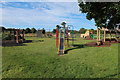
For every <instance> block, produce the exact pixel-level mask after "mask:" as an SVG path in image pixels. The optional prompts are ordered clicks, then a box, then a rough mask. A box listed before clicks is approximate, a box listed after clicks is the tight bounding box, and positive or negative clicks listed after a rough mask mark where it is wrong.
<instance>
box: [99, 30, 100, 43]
mask: <svg viewBox="0 0 120 80" xmlns="http://www.w3.org/2000/svg"><path fill="white" fill-rule="evenodd" d="M99 41H100V30H99Z"/></svg>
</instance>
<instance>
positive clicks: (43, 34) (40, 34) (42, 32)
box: [37, 29, 53, 38]
mask: <svg viewBox="0 0 120 80" xmlns="http://www.w3.org/2000/svg"><path fill="white" fill-rule="evenodd" d="M52 36H53V34H52V33H50V29H49V32H46V30H45V29H42V30H38V31H37V37H40V38H42V37H49V38H50V37H52Z"/></svg>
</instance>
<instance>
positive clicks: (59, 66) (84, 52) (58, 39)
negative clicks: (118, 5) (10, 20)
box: [2, 25, 120, 78]
mask: <svg viewBox="0 0 120 80" xmlns="http://www.w3.org/2000/svg"><path fill="white" fill-rule="evenodd" d="M72 27H74V26H71V25H66V26H65V27H64V26H63V27H56V35H55V36H54V37H52V38H49V37H47V38H46V37H24V42H22V44H23V45H17V46H15V45H10V46H7V45H6V46H3V47H2V51H3V53H4V54H2V56H3V60H2V62H3V70H2V76H3V78H7V77H9V78H21V77H22V78H60V77H64V78H117V77H118V76H119V73H118V66H117V65H118V62H117V61H118V58H117V57H118V48H119V47H118V45H119V44H120V39H119V30H115V32H116V33H115V32H114V31H110V30H106V29H100V28H98V29H97V34H96V36H98V37H97V39H90V40H86V39H84V38H79V37H78V38H75V37H74V36H75V35H76V34H73V30H72V29H73V28H72ZM100 30H104V37H100V35H101V34H100ZM15 31H16V30H15ZM17 31H18V30H17ZM19 31H20V30H19ZM37 34H38V33H37ZM106 34H109V35H113V34H115V37H112V38H111V36H109V37H107V38H106ZM17 35H18V34H17V32H16V36H17ZM22 39H23V38H22ZM15 40H17V41H16V44H20V43H17V42H18V39H15ZM27 41H29V42H27ZM28 56H29V57H28ZM98 73H99V75H98Z"/></svg>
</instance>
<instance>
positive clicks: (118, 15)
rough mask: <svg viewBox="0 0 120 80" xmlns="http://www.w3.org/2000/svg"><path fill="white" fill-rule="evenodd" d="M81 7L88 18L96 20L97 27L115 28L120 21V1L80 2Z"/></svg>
mask: <svg viewBox="0 0 120 80" xmlns="http://www.w3.org/2000/svg"><path fill="white" fill-rule="evenodd" d="M96 6H97V7H96ZM79 7H80V11H81V12H82V13H86V14H87V16H86V18H87V19H88V20H91V19H94V20H95V23H96V24H95V25H96V26H97V27H104V28H108V29H114V28H116V27H117V25H116V24H118V23H120V3H119V2H85V3H83V2H79Z"/></svg>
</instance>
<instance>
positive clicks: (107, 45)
mask: <svg viewBox="0 0 120 80" xmlns="http://www.w3.org/2000/svg"><path fill="white" fill-rule="evenodd" d="M102 42H103V45H100V46H98V45H96V41H93V42H90V43H87V44H85V46H90V47H110V46H111V44H114V43H120V39H118V41H115V39H111V41H110V40H109V39H108V40H107V39H106V42H104V40H102Z"/></svg>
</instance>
